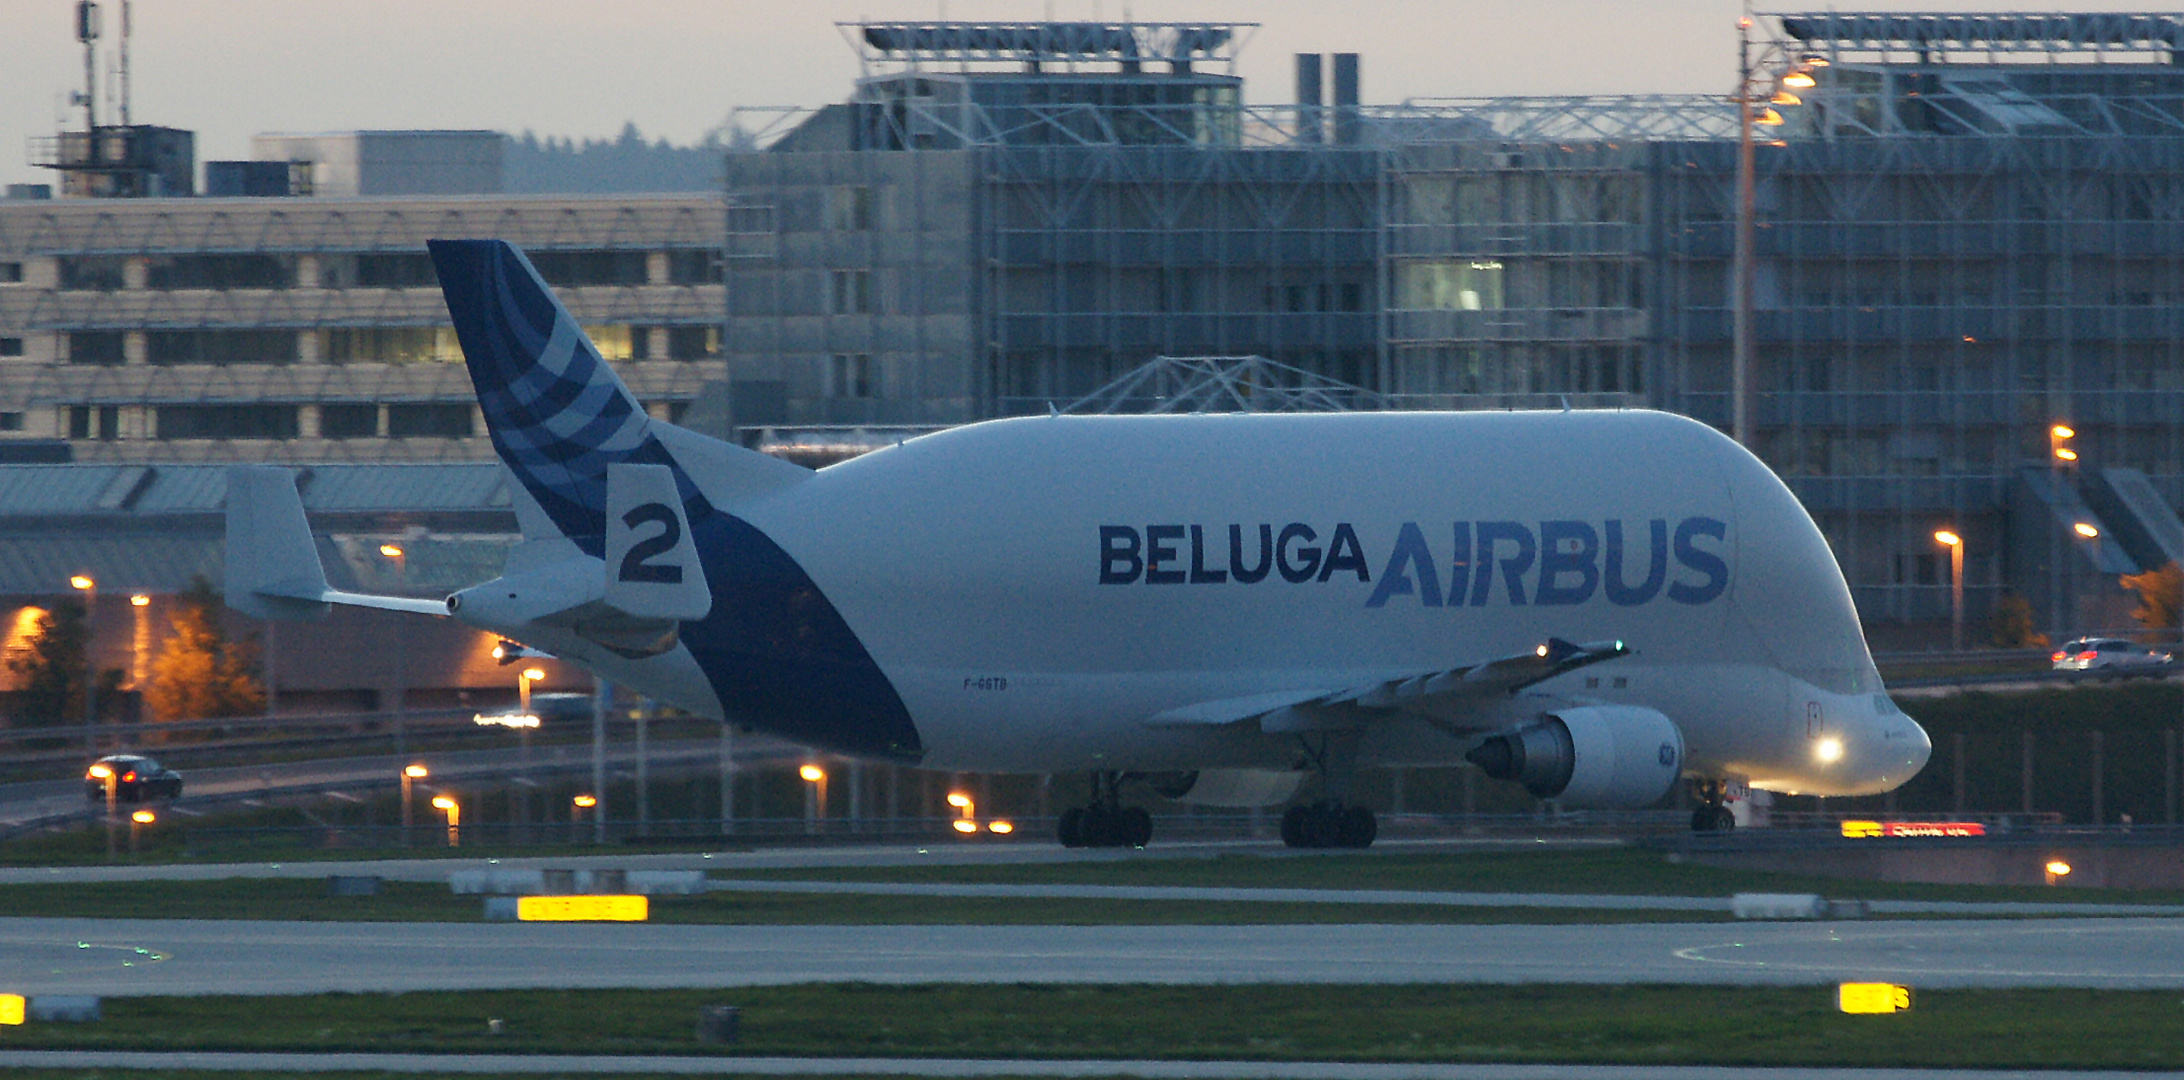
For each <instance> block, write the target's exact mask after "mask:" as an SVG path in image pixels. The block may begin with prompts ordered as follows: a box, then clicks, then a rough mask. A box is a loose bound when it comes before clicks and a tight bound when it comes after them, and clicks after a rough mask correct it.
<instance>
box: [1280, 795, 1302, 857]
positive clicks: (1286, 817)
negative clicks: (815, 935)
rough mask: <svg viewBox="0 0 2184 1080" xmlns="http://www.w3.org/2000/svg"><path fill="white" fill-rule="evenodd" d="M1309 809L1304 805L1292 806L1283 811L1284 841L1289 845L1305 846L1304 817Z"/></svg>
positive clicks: (1295, 846)
mask: <svg viewBox="0 0 2184 1080" xmlns="http://www.w3.org/2000/svg"><path fill="white" fill-rule="evenodd" d="M1306 813H1308V811H1307V810H1306V809H1305V808H1304V807H1303V806H1301V805H1300V806H1292V807H1290V808H1289V809H1287V810H1284V811H1282V843H1283V844H1286V845H1288V846H1289V847H1294V848H1301V847H1303V846H1304V817H1305V814H1306Z"/></svg>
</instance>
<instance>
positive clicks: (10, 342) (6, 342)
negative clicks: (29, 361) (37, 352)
mask: <svg viewBox="0 0 2184 1080" xmlns="http://www.w3.org/2000/svg"><path fill="white" fill-rule="evenodd" d="M21 355H23V339H22V338H19V337H0V356H21Z"/></svg>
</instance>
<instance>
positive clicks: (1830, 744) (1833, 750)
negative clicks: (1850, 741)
mask: <svg viewBox="0 0 2184 1080" xmlns="http://www.w3.org/2000/svg"><path fill="white" fill-rule="evenodd" d="M1812 756H1813V757H1816V758H1819V759H1820V760H1821V762H1823V763H1825V764H1828V765H1833V764H1835V763H1836V762H1838V761H1841V760H1843V740H1841V739H1822V740H1820V741H1819V742H1817V743H1814V744H1813V747H1812Z"/></svg>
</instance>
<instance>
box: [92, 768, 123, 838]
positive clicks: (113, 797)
mask: <svg viewBox="0 0 2184 1080" xmlns="http://www.w3.org/2000/svg"><path fill="white" fill-rule="evenodd" d="M91 776H92V777H93V778H94V779H97V780H100V781H103V782H104V783H105V785H106V859H107V861H108V862H112V861H113V859H114V825H115V822H114V803H115V802H116V801H117V800H118V799H119V798H120V797H121V793H120V791H119V790H117V785H118V784H120V782H121V778H120V777H117V776H115V775H114V767H113V766H112V765H108V764H107V763H105V762H103V761H101V762H99V763H97V764H95V765H93V766H91Z"/></svg>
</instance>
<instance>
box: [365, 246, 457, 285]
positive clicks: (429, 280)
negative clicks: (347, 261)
mask: <svg viewBox="0 0 2184 1080" xmlns="http://www.w3.org/2000/svg"><path fill="white" fill-rule="evenodd" d="M356 283H357V286H358V287H359V288H365V289H436V288H438V287H439V286H440V275H439V274H438V273H436V272H435V271H434V270H433V268H432V256H430V255H425V254H421V253H420V254H411V253H409V252H394V251H388V252H382V251H368V252H363V253H360V254H359V255H357V257H356Z"/></svg>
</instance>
